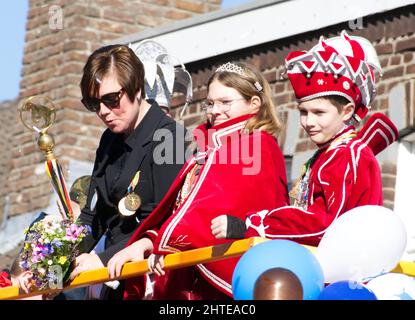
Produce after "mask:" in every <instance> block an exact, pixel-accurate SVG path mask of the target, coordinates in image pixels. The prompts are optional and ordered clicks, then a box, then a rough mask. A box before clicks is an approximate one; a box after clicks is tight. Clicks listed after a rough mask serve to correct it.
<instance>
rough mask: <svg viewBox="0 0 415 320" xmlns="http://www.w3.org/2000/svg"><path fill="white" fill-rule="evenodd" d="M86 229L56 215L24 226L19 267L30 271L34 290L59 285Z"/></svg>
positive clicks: (75, 222) (64, 278)
mask: <svg viewBox="0 0 415 320" xmlns="http://www.w3.org/2000/svg"><path fill="white" fill-rule="evenodd" d="M89 232H90V227H89V226H84V225H80V224H79V223H78V222H77V221H73V220H72V219H62V218H61V217H59V216H57V215H46V216H45V217H44V218H43V219H41V220H39V221H37V222H36V221H35V222H34V223H33V224H32V225H31V226H30V227H29V228H28V229H26V230H25V233H26V238H25V241H24V246H23V248H22V251H21V253H20V267H21V268H22V270H23V271H30V272H31V273H32V280H31V284H32V285H33V286H34V287H36V288H37V289H38V290H42V289H45V288H46V287H47V286H48V285H49V286H51V285H53V286H54V287H56V286H57V284H58V285H59V284H60V285H62V284H63V283H64V282H65V281H66V275H67V274H68V271H69V268H70V265H71V263H72V261H73V260H74V259H75V257H76V256H77V255H78V253H79V244H80V243H81V241H82V239H83V238H84V237H85V236H86V235H87V234H88V233H89Z"/></svg>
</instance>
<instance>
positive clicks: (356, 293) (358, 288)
mask: <svg viewBox="0 0 415 320" xmlns="http://www.w3.org/2000/svg"><path fill="white" fill-rule="evenodd" d="M318 299H319V300H377V298H376V295H375V294H374V293H373V291H372V290H370V289H369V288H367V287H366V286H365V285H363V284H360V283H357V282H353V281H339V282H334V283H332V284H330V285H329V286H327V287H326V288H324V290H323V291H322V292H321V294H320V296H319V298H318Z"/></svg>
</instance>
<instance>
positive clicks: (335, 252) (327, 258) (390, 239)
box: [316, 206, 406, 283]
mask: <svg viewBox="0 0 415 320" xmlns="http://www.w3.org/2000/svg"><path fill="white" fill-rule="evenodd" d="M405 247H406V231H405V227H404V224H403V222H402V221H401V219H400V218H399V217H398V215H396V214H395V213H393V211H392V210H389V209H387V208H384V207H380V206H361V207H357V208H354V209H352V210H350V211H348V212H346V213H344V214H343V215H342V216H340V217H339V218H337V219H336V220H335V221H334V222H333V223H332V224H331V225H330V227H329V228H328V229H327V231H326V233H325V235H324V236H323V238H322V239H321V241H320V244H319V245H318V247H317V253H316V256H317V258H318V260H319V262H320V264H321V267H322V268H323V272H324V280H325V282H326V283H331V282H336V281H341V280H353V281H357V282H366V281H367V280H368V278H372V277H375V276H377V275H380V274H384V273H386V272H389V271H391V270H392V269H393V268H394V267H395V266H396V265H397V264H398V262H399V260H400V258H401V256H402V254H403V252H404V250H405Z"/></svg>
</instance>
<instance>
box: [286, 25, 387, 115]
mask: <svg viewBox="0 0 415 320" xmlns="http://www.w3.org/2000/svg"><path fill="white" fill-rule="evenodd" d="M285 67H286V69H287V75H288V78H289V79H290V81H291V84H292V86H293V88H294V91H295V96H296V98H297V99H298V101H299V102H303V101H307V100H311V99H314V98H319V97H323V96H328V95H339V96H343V97H345V98H346V99H348V100H349V101H350V102H354V104H355V113H354V116H353V117H354V118H355V119H356V121H360V120H361V119H363V118H364V117H365V116H366V114H367V112H368V110H369V109H370V104H371V103H372V101H373V99H374V98H375V95H376V89H375V75H374V69H376V70H377V71H378V72H379V73H381V67H380V64H379V60H378V56H377V54H376V51H375V48H373V46H372V44H371V43H370V42H369V41H368V40H367V39H365V38H362V37H357V36H349V35H348V34H347V33H346V31H344V30H343V31H342V33H341V35H340V36H339V37H333V38H330V39H327V40H324V39H323V38H320V41H319V43H318V44H317V45H316V46H314V47H313V48H311V50H309V51H294V52H291V53H289V54H288V56H287V57H286V58H285Z"/></svg>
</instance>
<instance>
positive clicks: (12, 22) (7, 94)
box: [0, 0, 28, 102]
mask: <svg viewBox="0 0 415 320" xmlns="http://www.w3.org/2000/svg"><path fill="white" fill-rule="evenodd" d="M27 9H28V0H14V1H5V2H4V3H3V4H2V8H1V10H0V39H1V43H2V45H1V50H0V70H1V76H0V102H1V101H4V100H11V99H14V98H16V97H17V96H18V94H19V82H20V72H21V68H22V60H23V48H24V38H25V32H26V19H27Z"/></svg>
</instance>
